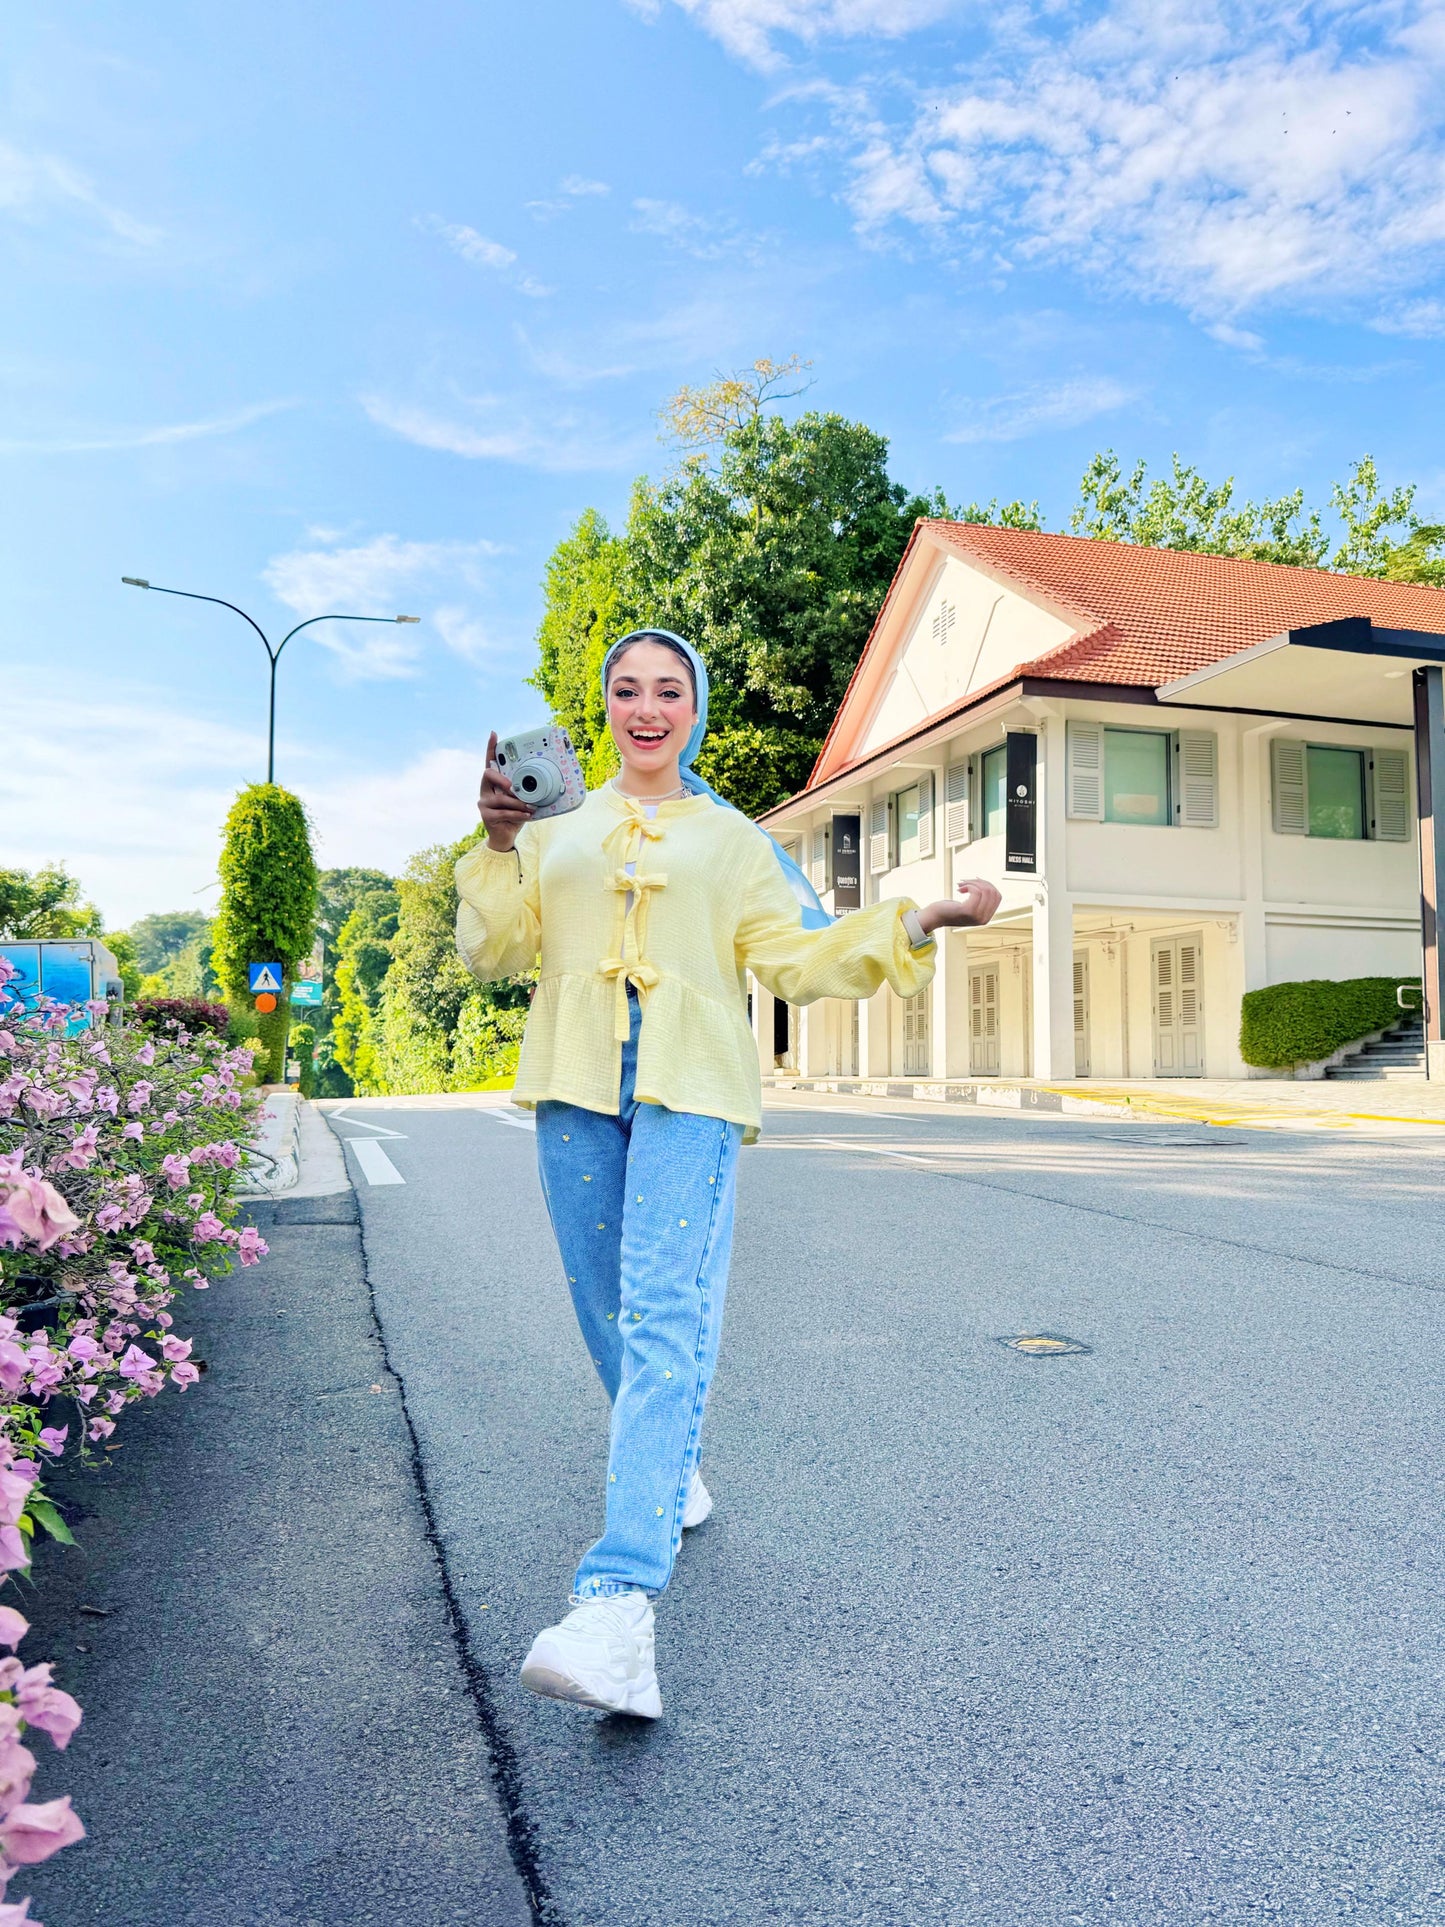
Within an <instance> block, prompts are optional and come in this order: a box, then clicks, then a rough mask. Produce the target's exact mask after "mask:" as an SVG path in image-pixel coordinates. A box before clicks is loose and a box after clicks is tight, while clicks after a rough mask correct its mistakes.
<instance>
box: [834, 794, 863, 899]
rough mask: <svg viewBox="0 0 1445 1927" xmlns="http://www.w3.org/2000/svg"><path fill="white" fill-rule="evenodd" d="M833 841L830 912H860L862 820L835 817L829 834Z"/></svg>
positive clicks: (858, 818)
mask: <svg viewBox="0 0 1445 1927" xmlns="http://www.w3.org/2000/svg"><path fill="white" fill-rule="evenodd" d="M830 834H831V836H832V840H833V908H834V910H835V911H836V910H861V909H862V907H863V858H862V845H863V819H862V817H861V816H835V817H834V818H833V827H832V830H831V832H830Z"/></svg>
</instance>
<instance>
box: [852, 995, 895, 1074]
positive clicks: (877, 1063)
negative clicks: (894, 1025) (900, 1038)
mask: <svg viewBox="0 0 1445 1927" xmlns="http://www.w3.org/2000/svg"><path fill="white" fill-rule="evenodd" d="M891 994H892V993H891V992H890V991H889V989H888V986H887V985H886V984H885V985H884V986H883V987H882V989H881V990H875V991H874V993H873V995H872V996H871V997H865V998H862V999H861V1000H860V1001H859V1005H858V1075H859V1076H860V1077H887V1075H888V1061H889V1054H890V1039H889V1035H888V1025H889V1010H888V999H889V997H890V995H891Z"/></svg>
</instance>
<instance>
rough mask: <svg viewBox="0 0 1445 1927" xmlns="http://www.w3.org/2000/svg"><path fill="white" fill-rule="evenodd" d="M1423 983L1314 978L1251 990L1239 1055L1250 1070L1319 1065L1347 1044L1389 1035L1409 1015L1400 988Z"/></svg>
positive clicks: (1244, 1006) (1401, 979) (1241, 1018)
mask: <svg viewBox="0 0 1445 1927" xmlns="http://www.w3.org/2000/svg"><path fill="white" fill-rule="evenodd" d="M1419 982H1420V979H1419V978H1418V977H1345V978H1342V979H1339V980H1335V979H1332V978H1328V977H1311V978H1307V979H1306V980H1305V981H1304V982H1302V983H1297V984H1270V985H1268V987H1267V988H1266V989H1264V990H1247V991H1246V992H1245V994H1244V999H1243V1002H1242V1003H1241V1004H1240V1008H1239V1050H1240V1055H1241V1056H1242V1057H1243V1059H1244V1061H1245V1063H1246V1064H1255V1065H1258V1066H1259V1067H1261V1068H1262V1069H1268V1070H1293V1068H1294V1067H1295V1065H1296V1064H1313V1063H1317V1062H1318V1061H1319V1059H1320V1058H1322V1057H1331V1056H1333V1054H1334V1053H1335V1052H1336V1051H1337V1050H1339V1049H1340V1048H1341V1047H1342V1046H1343V1045H1345V1044H1352V1043H1354V1042H1355V1040H1356V1039H1357V1038H1360V1037H1368V1036H1369V1035H1370V1033H1371V1032H1372V1031H1377V1030H1388V1029H1389V1028H1390V1026H1391V1024H1394V1023H1398V1022H1399V1021H1400V1019H1401V1018H1402V1017H1403V1016H1404V1015H1405V1013H1404V1012H1403V1011H1402V1010H1401V1009H1400V1006H1399V1004H1398V1003H1397V1002H1396V1000H1395V990H1396V987H1397V986H1398V985H1400V984H1416V985H1418V984H1419Z"/></svg>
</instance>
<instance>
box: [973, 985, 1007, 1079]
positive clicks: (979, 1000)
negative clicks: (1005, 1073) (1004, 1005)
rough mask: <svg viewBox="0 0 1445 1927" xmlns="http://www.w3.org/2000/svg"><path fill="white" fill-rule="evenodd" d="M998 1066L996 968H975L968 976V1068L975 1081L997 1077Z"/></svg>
mask: <svg viewBox="0 0 1445 1927" xmlns="http://www.w3.org/2000/svg"><path fill="white" fill-rule="evenodd" d="M998 1062H999V1058H998V965H997V964H975V965H974V966H973V968H972V969H971V970H970V971H969V973H968V1068H969V1070H970V1071H971V1072H972V1073H973V1075H974V1076H975V1077H997V1076H998Z"/></svg>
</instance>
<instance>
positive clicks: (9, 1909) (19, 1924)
mask: <svg viewBox="0 0 1445 1927" xmlns="http://www.w3.org/2000/svg"><path fill="white" fill-rule="evenodd" d="M0 1927H42V1923H41V1922H40V1921H38V1920H36V1919H35V1918H34V1916H33V1915H32V1914H31V1912H30V1896H29V1894H27V1895H26V1896H25V1898H24V1899H23V1900H0Z"/></svg>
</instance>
